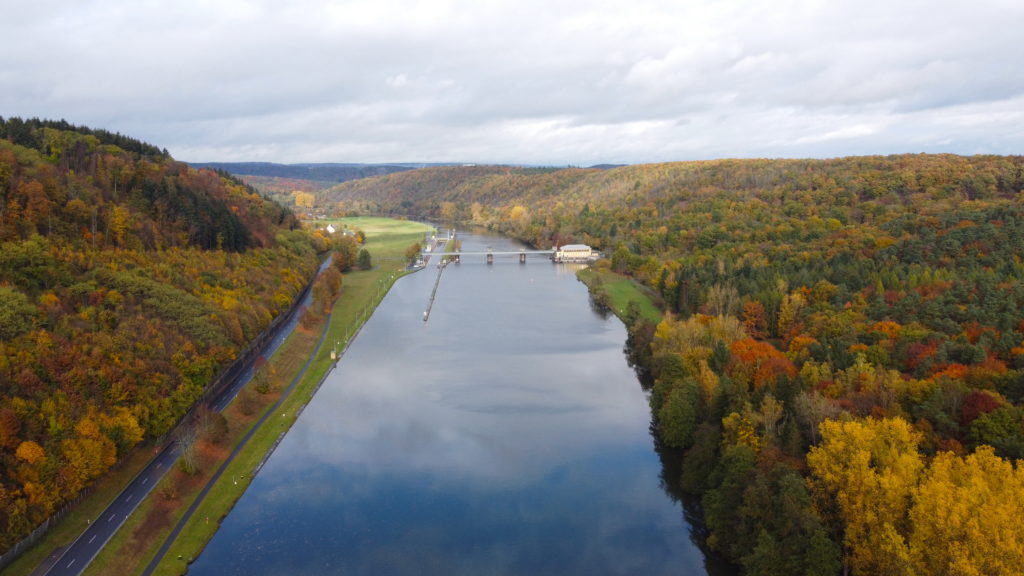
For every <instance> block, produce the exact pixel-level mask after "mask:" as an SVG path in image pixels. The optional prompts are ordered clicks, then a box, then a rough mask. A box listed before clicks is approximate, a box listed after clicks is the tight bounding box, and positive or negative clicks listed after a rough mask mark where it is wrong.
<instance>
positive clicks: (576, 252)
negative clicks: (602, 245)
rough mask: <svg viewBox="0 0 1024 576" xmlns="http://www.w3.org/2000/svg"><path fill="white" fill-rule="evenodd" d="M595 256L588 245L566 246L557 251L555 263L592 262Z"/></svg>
mask: <svg viewBox="0 0 1024 576" xmlns="http://www.w3.org/2000/svg"><path fill="white" fill-rule="evenodd" d="M593 255H594V251H593V249H591V248H590V246H587V245H586V244H566V245H565V246H562V247H561V248H559V249H558V250H556V251H555V262H590V260H591V259H592V258H593Z"/></svg>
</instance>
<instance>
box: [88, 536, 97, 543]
mask: <svg viewBox="0 0 1024 576" xmlns="http://www.w3.org/2000/svg"><path fill="white" fill-rule="evenodd" d="M95 539H96V534H93V535H92V538H89V544H92V541H93V540H95Z"/></svg>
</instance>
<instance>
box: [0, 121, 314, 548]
mask: <svg viewBox="0 0 1024 576" xmlns="http://www.w3.org/2000/svg"><path fill="white" fill-rule="evenodd" d="M326 248H327V244H326V240H324V239H323V238H319V237H316V236H313V235H311V234H308V233H306V232H305V231H303V230H301V229H300V228H299V222H298V220H297V219H296V218H295V216H294V215H293V214H292V213H291V212H290V211H289V210H287V209H286V208H283V207H281V206H280V205H278V204H276V203H275V202H272V201H270V200H268V199H266V198H264V197H263V196H262V195H260V194H259V193H258V192H256V190H254V189H252V188H250V187H247V186H245V185H244V184H242V183H241V182H240V181H238V180H236V179H234V178H232V177H230V176H228V175H226V174H218V173H215V172H213V171H210V170H194V169H191V168H189V167H188V166H187V165H185V164H183V163H180V162H176V161H174V160H173V159H172V158H171V157H170V156H169V155H168V154H167V152H166V151H163V150H160V149H158V148H156V147H155V146H152V145H149V144H145V143H143V142H140V141H138V140H135V139H133V138H128V137H125V136H122V135H120V134H112V133H110V132H107V131H104V130H93V129H89V128H85V127H78V126H73V125H71V124H68V123H66V122H64V121H58V122H55V121H45V120H37V119H32V120H22V119H19V118H10V119H6V120H4V119H2V118H0V549H6V548H7V547H9V546H11V545H13V544H15V543H16V542H18V541H19V540H20V539H21V538H23V537H24V536H25V535H27V534H28V532H29V531H30V530H32V529H33V528H35V526H36V525H38V524H39V523H40V522H42V521H43V520H45V519H46V518H47V517H48V516H49V515H50V514H51V513H53V512H54V511H55V510H56V509H58V508H59V507H60V506H61V505H62V504H63V503H64V502H67V501H68V500H70V499H72V498H74V497H75V496H76V495H77V494H79V493H80V492H81V491H82V490H83V489H85V488H86V487H87V486H88V485H89V484H90V483H91V482H92V481H93V480H94V479H95V478H97V477H98V476H99V475H100V474H102V473H103V472H105V471H106V470H107V469H109V468H110V467H111V466H112V465H114V464H115V463H116V462H118V460H119V459H121V458H122V457H124V456H125V455H126V454H127V453H128V452H129V451H130V450H131V449H132V448H133V447H134V446H136V445H138V444H139V443H140V442H142V441H144V440H146V439H153V438H159V437H160V436H162V435H164V434H166V433H167V432H168V431H170V430H171V428H172V427H173V426H174V425H175V423H176V422H177V421H178V420H179V419H180V418H181V417H182V416H183V415H184V414H185V412H186V411H187V410H189V409H190V408H191V407H192V406H193V404H194V403H195V402H196V400H197V399H198V398H200V396H201V395H202V394H203V391H204V390H205V388H206V387H207V385H208V384H210V382H211V380H213V378H214V377H215V376H216V375H217V374H218V373H219V372H220V371H221V370H222V369H223V368H225V367H226V366H227V365H228V364H229V363H230V362H231V361H232V360H233V359H234V358H235V357H236V355H237V354H238V353H239V351H241V350H242V349H244V348H245V347H246V346H247V344H248V343H249V342H250V341H251V340H252V339H253V338H254V337H255V336H256V335H257V334H259V333H260V332H261V331H262V330H263V329H264V328H266V327H267V326H268V325H269V323H270V321H271V320H272V319H273V318H274V317H275V316H276V315H277V314H278V313H280V312H282V311H283V310H285V309H287V308H288V307H289V306H290V305H291V303H292V301H293V299H294V298H295V296H296V295H297V294H298V293H299V291H300V290H301V289H302V288H303V287H304V286H305V285H306V283H307V282H308V280H309V278H310V277H311V275H312V274H313V272H314V271H315V270H316V267H317V260H318V257H317V253H318V252H321V251H323V250H325V249H326Z"/></svg>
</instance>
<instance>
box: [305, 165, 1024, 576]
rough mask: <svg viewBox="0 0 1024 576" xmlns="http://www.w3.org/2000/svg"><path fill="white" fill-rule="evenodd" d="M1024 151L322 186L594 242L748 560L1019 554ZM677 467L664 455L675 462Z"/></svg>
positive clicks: (734, 552)
mask: <svg viewBox="0 0 1024 576" xmlns="http://www.w3.org/2000/svg"><path fill="white" fill-rule="evenodd" d="M1022 190H1024V158H1021V157H1004V156H976V157H961V156H954V155H901V156H886V157H858V158H840V159H832V160H721V161H709V162H685V163H670V164H657V165H645V166H629V167H622V168H616V169H612V170H605V171H599V170H583V169H568V170H560V171H551V170H537V171H531V170H523V169H515V168H507V167H466V168H452V169H445V168H437V169H429V170H420V171H414V172H406V173H401V174H392V175H389V176H387V177H383V178H378V179H371V180H366V181H359V182H349V183H345V184H342V185H340V186H338V187H336V188H334V189H332V190H331V191H330V192H329V193H327V194H326V195H324V196H323V197H322V198H321V199H320V202H323V203H324V204H325V206H326V207H328V208H330V207H332V206H334V207H337V208H338V209H342V210H346V211H360V210H363V211H365V210H374V211H380V212H385V213H391V214H410V215H415V216H420V217H425V218H432V219H443V218H450V219H453V220H461V221H464V222H467V223H472V224H477V225H482V226H487V227H489V228H491V229H493V230H497V231H500V232H503V233H505V234H509V235H511V236H514V237H517V238H520V239H522V240H524V241H526V242H529V243H530V244H532V245H535V246H543V247H548V246H551V245H553V244H564V243H569V242H584V243H587V244H590V245H591V246H594V247H596V248H598V249H600V250H602V251H604V252H605V254H606V255H607V256H608V259H607V260H606V261H605V262H603V263H601V264H600V266H604V267H607V268H608V269H610V270H612V271H614V272H616V273H619V274H622V275H626V276H629V277H632V278H633V279H634V280H636V281H637V282H639V283H640V284H642V285H644V286H646V287H647V288H648V289H650V291H651V293H652V294H654V295H655V297H656V298H657V299H658V300H659V303H660V305H661V307H662V308H663V310H664V312H665V316H664V318H663V320H662V321H661V322H660V323H659V324H650V323H646V322H644V321H643V320H642V319H640V317H639V315H636V314H633V315H629V314H627V315H626V321H627V323H628V324H629V334H630V336H629V345H630V351H631V358H632V359H633V360H634V361H635V362H637V363H638V367H639V368H640V369H642V370H643V371H644V372H645V373H646V375H647V376H648V377H649V381H650V383H651V389H650V401H651V409H652V416H653V420H654V425H655V430H656V433H657V438H658V442H659V443H660V444H661V446H662V448H663V452H664V453H667V454H675V455H676V456H675V458H678V459H680V460H681V462H682V466H681V470H682V472H681V473H680V474H679V475H678V477H675V478H669V479H668V481H669V482H670V483H672V485H673V486H672V488H673V490H674V489H676V488H678V489H680V490H683V491H686V492H690V493H692V494H694V495H696V496H698V497H699V498H700V500H701V503H702V509H703V514H704V520H705V523H706V528H707V543H708V545H709V546H710V547H711V548H712V549H714V550H716V551H718V552H719V553H721V554H723V555H724V556H726V557H728V558H730V559H731V560H733V561H734V562H736V563H737V564H738V565H740V566H741V567H742V568H743V569H744V571H745V573H747V574H757V575H769V574H779V575H782V574H838V573H853V574H865V575H867V574H953V573H957V574H1018V573H1021V572H1022V571H1024V553H1022V550H1024V530H1021V529H1020V528H1019V527H1018V526H1017V525H1015V523H1014V518H1016V517H1019V516H1020V515H1021V514H1022V513H1024V476H1022V473H1021V472H1020V469H1019V467H1018V464H1017V462H1018V461H1019V459H1021V458H1024V405H1022V403H1024V281H1022V280H1024V264H1022V263H1021V259H1020V254H1022V253H1024V197H1022V194H1021V193H1022ZM666 470H668V468H666Z"/></svg>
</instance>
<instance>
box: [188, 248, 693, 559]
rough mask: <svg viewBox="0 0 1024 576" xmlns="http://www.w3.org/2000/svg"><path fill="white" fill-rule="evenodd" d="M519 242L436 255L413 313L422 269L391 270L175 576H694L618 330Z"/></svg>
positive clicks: (568, 274)
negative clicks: (384, 290) (373, 306)
mask: <svg viewBox="0 0 1024 576" xmlns="http://www.w3.org/2000/svg"><path fill="white" fill-rule="evenodd" d="M462 240H463V249H465V250H467V251H469V250H476V249H480V250H483V249H486V248H487V247H488V246H492V247H493V248H494V249H495V250H496V251H498V250H508V249H518V247H517V245H515V244H513V243H512V242H511V241H509V240H506V239H503V238H500V237H494V236H482V235H471V234H463V235H462ZM370 249H371V250H372V247H371V248H370ZM534 258H536V259H534V260H530V261H528V262H527V263H526V264H525V265H521V264H519V263H518V258H516V257H513V258H511V259H502V258H496V261H495V263H494V264H493V265H487V264H486V263H485V261H484V259H483V257H479V256H477V257H468V256H467V257H465V258H464V259H463V260H464V261H463V262H462V263H461V264H459V265H451V266H449V267H448V269H447V270H445V272H444V276H443V278H442V280H441V284H440V288H439V290H438V293H437V299H436V302H435V304H434V307H433V311H432V312H431V315H430V319H429V321H428V322H424V321H423V311H424V309H425V308H426V305H427V301H428V299H429V296H430V291H431V289H432V288H433V285H434V280H435V278H436V276H437V269H436V268H435V267H434V266H428V267H427V268H426V269H425V270H423V271H421V272H418V273H416V274H413V275H410V276H407V277H405V278H402V279H401V280H399V281H398V282H397V283H396V284H395V286H394V287H393V288H392V290H391V292H390V293H389V294H388V295H387V296H386V297H385V299H384V301H383V302H382V304H381V306H380V307H379V308H377V311H376V312H375V313H374V314H373V316H372V317H371V318H370V320H369V322H368V323H367V324H366V326H365V327H364V328H363V330H362V332H361V333H360V334H359V336H358V338H356V340H355V341H354V342H353V343H352V346H351V347H350V348H349V349H348V351H347V352H346V354H345V355H344V357H343V358H342V359H341V361H340V362H339V363H338V365H337V367H336V368H335V369H334V371H333V372H332V373H331V374H330V375H329V376H328V378H327V380H326V381H325V382H324V384H323V387H322V388H321V389H320V391H319V392H318V393H317V395H316V396H315V398H314V399H313V401H312V402H311V403H310V404H309V406H308V407H307V408H306V410H305V411H304V412H303V413H302V415H301V416H300V417H299V419H298V421H297V422H296V423H295V425H294V427H293V428H292V429H291V430H290V431H289V432H288V434H287V435H286V436H285V438H284V439H283V441H282V442H281V444H280V446H279V447H278V448H277V450H276V451H275V452H274V453H273V455H272V456H271V457H270V459H269V460H268V461H267V462H266V464H265V465H264V467H263V468H262V470H261V471H260V472H259V474H258V475H257V476H256V477H255V478H254V479H253V481H252V485H251V486H250V487H249V489H248V491H246V493H245V494H244V496H243V497H242V498H241V499H240V500H239V502H238V504H237V506H236V507H235V508H234V510H233V511H232V512H231V513H230V514H229V515H228V517H227V518H225V519H224V522H223V525H222V526H221V528H220V530H219V531H218V532H217V534H216V535H215V537H214V538H213V540H212V541H211V542H210V543H209V545H208V546H207V548H206V550H205V551H204V552H203V553H202V554H201V555H200V557H199V558H197V559H196V561H195V562H194V563H193V564H192V566H191V568H190V570H189V574H199V575H204V574H210V575H214V574H216V575H220V574H366V575H379V574H380V575H387V574H416V575H420V574H438V575H456V574H466V575H474V576H475V575H480V574H530V575H534V574H558V575H562V574H645V575H650V574H686V575H689V574H694V575H700V574H708V570H709V568H710V567H706V566H705V558H704V555H703V553H702V552H701V551H700V550H699V549H698V548H697V547H696V546H695V545H694V543H693V542H692V541H691V536H690V531H691V528H690V526H689V525H688V524H687V522H686V520H685V518H684V512H683V509H682V507H681V505H680V504H679V503H678V502H676V501H674V500H673V499H672V498H670V497H669V496H668V495H667V494H666V492H665V490H664V489H663V488H662V486H661V471H662V466H661V462H660V460H659V458H658V455H657V454H656V453H655V450H654V445H653V440H652V437H651V434H650V432H649V425H650V412H649V409H648V407H647V397H646V394H645V392H644V391H643V390H642V389H641V387H640V384H639V382H638V381H637V377H636V375H635V374H634V372H633V370H632V369H631V368H630V367H629V366H628V365H627V363H626V358H625V356H624V354H623V351H622V348H623V344H624V342H625V340H626V331H625V329H624V328H623V326H622V324H621V322H619V320H618V319H616V318H615V317H614V316H609V317H607V318H605V317H602V315H600V314H598V313H596V312H595V311H594V310H593V309H592V308H591V305H590V302H589V298H588V295H587V289H586V287H585V286H584V285H583V284H582V283H580V282H579V281H578V280H577V279H576V277H575V276H574V272H575V268H573V267H571V266H570V265H561V264H552V263H551V262H550V261H548V260H545V259H543V257H534Z"/></svg>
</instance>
